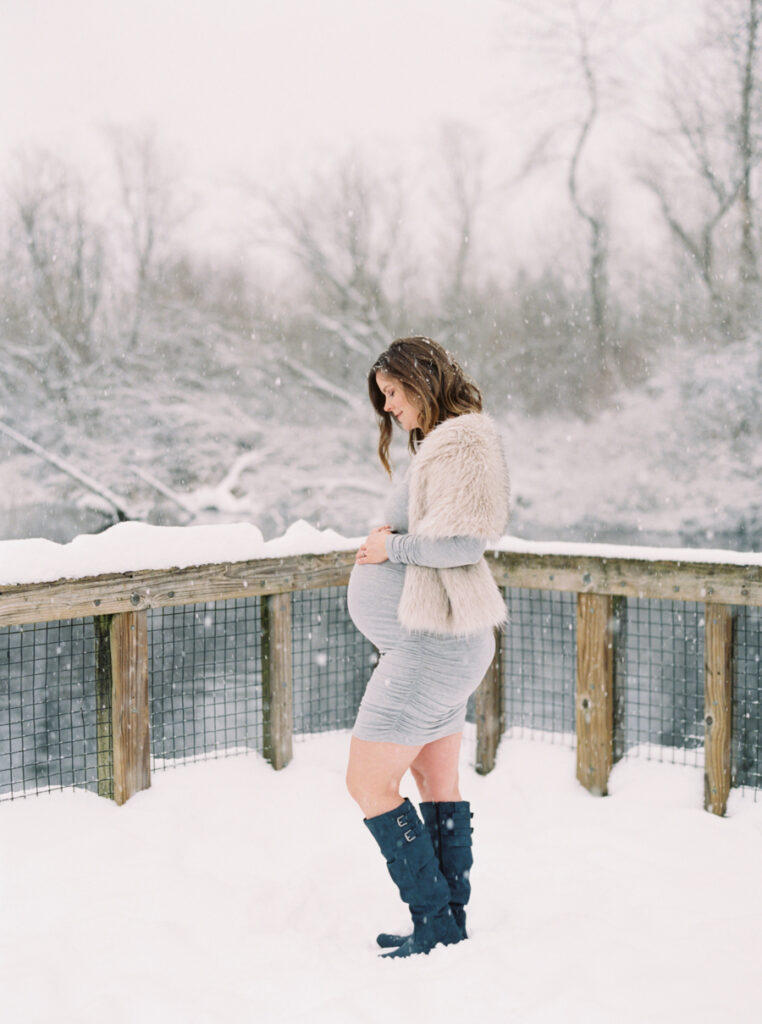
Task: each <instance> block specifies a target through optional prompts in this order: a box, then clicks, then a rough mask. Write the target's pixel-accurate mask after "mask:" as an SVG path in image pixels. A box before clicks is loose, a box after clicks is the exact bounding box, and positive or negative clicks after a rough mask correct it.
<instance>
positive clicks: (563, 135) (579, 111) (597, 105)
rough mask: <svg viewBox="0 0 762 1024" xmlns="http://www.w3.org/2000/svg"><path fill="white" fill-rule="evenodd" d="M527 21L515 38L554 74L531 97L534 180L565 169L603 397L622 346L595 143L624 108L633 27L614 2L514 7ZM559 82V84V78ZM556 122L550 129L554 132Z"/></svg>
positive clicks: (570, 0)
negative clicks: (624, 59)
mask: <svg viewBox="0 0 762 1024" xmlns="http://www.w3.org/2000/svg"><path fill="white" fill-rule="evenodd" d="M509 4H510V6H511V8H512V9H513V10H514V12H516V13H517V15H518V16H519V18H520V28H518V29H517V30H516V32H515V33H514V35H515V36H518V37H520V39H521V41H522V44H523V45H524V46H525V47H527V48H528V50H529V51H530V52H531V53H533V54H539V55H541V56H542V57H544V60H543V61H542V67H543V68H544V69H550V70H549V71H548V72H547V76H548V77H547V80H546V81H545V82H544V83H543V88H542V90H541V91H538V93H537V94H536V95H535V96H532V97H531V100H532V103H533V107H534V108H536V109H537V111H538V114H539V116H538V118H537V125H536V131H537V139H538V141H537V142H536V144H535V145H534V148H533V150H532V152H531V155H530V158H529V160H528V161H527V172H530V171H532V170H536V169H537V167H538V166H540V165H547V164H548V163H551V162H555V163H561V164H562V165H563V166H564V167H565V187H566V190H567V193H568V196H569V202H570V205H571V207H572V209H573V210H574V213H575V215H576V217H577V219H578V221H579V223H580V224H581V225H582V227H583V230H584V239H585V241H584V252H585V255H584V262H585V281H586V285H585V287H586V292H587V304H588V315H589V323H590V336H591V341H592V343H593V351H594V363H595V367H594V368H593V369H592V370H591V371H590V379H591V383H593V384H594V385H595V386H596V388H597V389H600V391H602V392H603V393H606V392H608V391H610V390H611V389H612V387H613V386H614V384H615V378H616V366H617V360H616V357H615V347H616V339H615V337H614V334H613V331H612V327H611V316H610V297H609V250H608V236H609V216H608V209H607V199H606V197H607V191H608V179H609V176H610V166H609V164H608V162H607V161H608V155H607V156H605V157H604V156H603V155H602V150H601V147H600V143H599V141H598V140H596V138H595V136H596V135H597V134H598V133H599V131H600V129H601V127H602V124H603V122H604V120H605V118H606V117H607V115H609V114H610V113H611V111H612V109H613V108H614V103H615V101H618V102H621V90H620V88H619V83H618V80H617V70H616V60H617V58H618V56H619V54H620V51H621V48H622V46H623V43H624V41H625V40H626V39H627V37H628V33H629V32H630V31H631V30H632V28H633V26H632V25H630V24H629V23H628V22H627V21H626V20H625V18H624V16H623V15H622V14H621V13H620V11H619V10H615V9H614V4H613V3H612V0H543V2H539V3H532V4H529V3H525V2H522V0H509ZM554 74H555V75H557V76H558V77H557V79H555V80H553V75H554ZM549 121H550V126H549Z"/></svg>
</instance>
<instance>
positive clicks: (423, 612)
mask: <svg viewBox="0 0 762 1024" xmlns="http://www.w3.org/2000/svg"><path fill="white" fill-rule="evenodd" d="M509 498H510V492H509V484H508V471H507V469H506V465H505V458H504V455H503V448H502V445H501V443H500V437H499V435H498V432H497V429H496V428H495V425H494V423H493V422H492V420H491V419H490V418H489V416H487V415H486V414H484V413H467V414H466V415H464V416H455V417H453V418H452V419H449V420H445V421H444V423H440V424H439V426H438V427H435V428H434V430H432V431H431V433H430V434H427V435H426V437H425V438H424V439H423V441H422V442H421V445H420V447H419V449H418V452H417V453H416V455H415V457H414V458H413V462H412V466H411V469H410V497H409V503H408V529H409V531H410V533H412V534H414V535H416V536H418V537H426V538H430V539H435V540H439V539H441V538H444V537H457V536H470V537H479V538H480V539H481V540H485V541H490V540H497V538H498V537H500V535H501V534H502V533H503V531H504V529H505V526H506V524H507V522H508V510H509ZM397 617H398V618H399V621H400V622H401V623H402V625H403V626H405V627H406V628H407V629H411V630H419V629H420V630H426V631H428V632H432V633H445V634H448V635H452V634H457V635H464V634H468V633H477V632H480V631H481V630H483V629H488V628H490V627H495V626H498V625H500V623H502V622H504V621H505V618H506V614H505V601H504V600H503V597H502V595H501V594H500V591H499V589H498V587H497V585H496V583H495V581H494V579H493V578H492V574H491V573H490V571H489V568H488V566H487V563H486V562H485V560H484V559H483V558H481V559H480V560H479V561H478V562H477V563H476V564H475V565H463V566H457V567H456V568H453V569H430V568H428V567H426V566H421V565H408V566H406V567H405V584H404V587H403V590H402V597H401V599H400V603H399V608H398V610H397Z"/></svg>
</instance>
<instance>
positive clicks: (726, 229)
mask: <svg viewBox="0 0 762 1024" xmlns="http://www.w3.org/2000/svg"><path fill="white" fill-rule="evenodd" d="M761 16H762V2H760V0H719V2H717V0H714V2H713V3H712V4H709V5H706V6H705V9H704V18H703V22H702V25H701V29H700V33H699V38H698V41H697V42H694V43H693V44H692V45H691V46H690V47H689V48H687V49H686V50H685V51H684V52H683V54H682V56H681V58H680V59H679V60H678V61H675V58H674V55H670V58H669V66H668V68H667V70H666V72H665V86H664V116H663V118H662V123H661V124H660V125H659V126H658V128H657V129H656V130H655V133H654V134H655V136H656V137H657V138H658V140H659V142H660V151H661V153H662V154H663V155H664V159H662V160H661V161H659V162H658V163H657V162H655V161H651V162H650V163H649V164H647V165H646V167H645V168H644V169H643V170H641V172H640V179H641V181H642V182H643V183H644V184H645V185H646V187H647V188H648V189H649V190H650V191H651V192H652V193H653V195H654V196H655V197H656V199H657V202H658V204H659V208H660V210H661V213H662V216H663V218H664V221H665V223H666V225H667V226H668V228H669V231H670V233H671V235H672V237H673V239H674V240H675V242H676V243H677V245H678V247H679V248H680V249H682V250H683V251H684V252H685V253H686V254H687V256H688V257H689V261H690V264H691V265H692V266H693V267H694V268H695V270H696V272H697V274H698V275H699V278H700V280H701V281H702V283H703V284H704V286H705V287H706V290H707V293H708V295H709V297H710V300H711V302H712V304H713V306H714V307H715V308H716V309H718V310H720V311H722V313H723V315H724V316H726V317H727V315H728V312H729V307H730V305H731V302H730V294H729V284H730V281H732V279H736V280H737V281H738V282H739V284H740V289H741V298H742V299H748V298H749V296H750V293H751V292H752V291H753V290H755V289H757V288H758V285H759V282H760V272H759V257H758V252H757V240H756V225H755V196H754V185H755V171H756V169H757V167H758V165H759V162H760V159H762V91H761V82H760V17H761ZM734 239H735V241H734ZM726 251H727V252H732V251H735V253H736V256H735V257H734V258H728V257H727V256H726ZM733 304H734V305H735V300H734V302H733Z"/></svg>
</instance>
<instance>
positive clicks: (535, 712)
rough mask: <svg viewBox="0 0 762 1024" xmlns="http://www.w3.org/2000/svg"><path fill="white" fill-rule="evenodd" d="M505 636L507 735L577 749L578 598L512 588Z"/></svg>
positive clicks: (502, 643) (504, 697) (503, 648)
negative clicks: (534, 737) (532, 737)
mask: <svg viewBox="0 0 762 1024" xmlns="http://www.w3.org/2000/svg"><path fill="white" fill-rule="evenodd" d="M506 603H507V607H508V625H507V626H506V628H505V630H504V631H503V634H502V640H501V659H502V662H501V663H502V667H503V687H504V690H503V707H504V712H505V727H506V732H507V733H508V735H518V736H522V735H526V734H527V733H532V734H537V733H544V734H546V735H547V736H548V737H549V738H550V739H555V740H560V741H562V742H566V743H569V744H571V745H573V744H574V740H575V711H574V681H575V673H576V601H575V595H574V594H568V593H563V592H561V591H551V590H526V589H519V588H513V587H512V588H509V589H508V590H507V591H506Z"/></svg>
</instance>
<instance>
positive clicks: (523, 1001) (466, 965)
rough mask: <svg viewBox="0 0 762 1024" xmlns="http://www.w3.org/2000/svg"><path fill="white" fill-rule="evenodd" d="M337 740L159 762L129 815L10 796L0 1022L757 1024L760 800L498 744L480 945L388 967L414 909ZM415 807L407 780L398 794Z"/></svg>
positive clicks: (478, 851)
mask: <svg viewBox="0 0 762 1024" xmlns="http://www.w3.org/2000/svg"><path fill="white" fill-rule="evenodd" d="M348 744H349V737H348V735H347V734H346V733H331V734H325V735H322V736H319V737H312V738H310V739H308V740H306V741H305V742H301V743H299V744H297V746H296V750H295V758H294V760H293V762H292V763H291V765H289V767H288V768H287V769H286V770H285V771H282V772H280V773H275V772H273V771H272V770H271V769H270V768H269V767H268V766H267V765H266V764H265V763H264V762H263V761H262V760H261V759H259V758H258V757H257V756H255V755H252V756H249V757H234V758H227V759H222V760H216V761H208V762H202V763H195V764H191V765H187V766H183V767H181V768H178V769H176V770H171V771H166V772H156V773H155V774H154V776H153V784H152V787H151V789H150V790H148V791H146V792H144V793H141V794H139V795H138V796H136V797H134V798H133V799H132V800H131V801H129V802H128V803H127V804H126V805H125V806H124V807H122V808H117V807H116V806H115V805H114V804H112V803H110V802H108V801H106V800H103V799H100V798H99V797H97V796H95V795H93V794H88V793H85V792H72V791H68V792H64V793H52V794H49V795H44V796H38V797H34V798H30V799H26V800H19V801H14V802H9V803H4V804H2V805H0V836H1V837H2V838H1V839H0V906H1V907H2V912H1V913H0V991H2V1004H3V1011H2V1015H3V1020H4V1021H7V1022H8V1024H32V1022H35V1024H37V1022H39V1024H43V1022H44V1024H49V1022H51V1021H55V1022H56V1024H68V1022H77V1024H90V1022H92V1024H96V1022H97V1024H102V1022H103V1021H109V1024H133V1022H134V1024H138V1022H140V1024H153V1022H156V1024H202V1022H203V1024H212V1022H214V1024H238V1022H247V1024H249V1022H252V1021H257V1022H259V1021H261V1022H267V1024H281V1022H283V1024H296V1022H301V1021H303V1022H310V1024H321V1022H325V1024H329V1022H330V1024H344V1022H346V1024H387V1022H389V1021H403V1020H404V1021H422V1022H426V1024H429V1022H451V1021H452V1022H454V1021H458V1022H466V1021H473V1020H480V1019H481V1020H491V1021H511V1022H521V1024H525V1022H526V1024H529V1022H531V1024H540V1022H552V1024H573V1022H577V1021H579V1022H585V1024H613V1022H616V1024H628V1022H632V1024H642V1022H644V1021H648V1022H649V1024H653V1022H664V1024H667V1022H668V1024H678V1022H683V1021H685V1022H690V1024H698V1022H702V1021H707V1022H709V1021H715V1020H718V1019H721V1020H724V1021H732V1022H747V1021H754V1020H759V1019H760V1013H761V1012H762V1002H761V999H762V997H760V992H759V962H760V961H759V957H760V952H761V951H762V887H761V886H760V885H759V865H760V863H761V862H762V803H759V802H756V803H755V802H754V800H753V799H752V798H751V797H749V796H747V797H741V796H740V795H739V794H737V793H734V794H733V795H732V798H731V803H730V809H729V816H728V818H727V819H719V818H716V817H713V816H712V815H710V814H707V813H706V812H704V811H703V810H702V809H701V804H702V786H703V783H702V776H701V773H700V771H699V770H697V769H695V768H689V767H681V766H675V765H663V764H655V763H652V762H647V761H644V760H639V759H634V760H630V761H626V762H622V763H620V764H619V765H618V766H617V767H616V768H615V769H614V772H613V775H612V781H611V796H610V797H608V798H606V799H596V798H594V797H591V796H590V795H589V794H587V793H586V792H585V791H584V790H583V789H581V788H580V787H579V786H578V785H577V783H576V782H575V780H574V756H575V755H574V752H573V751H572V750H570V749H569V748H568V747H562V746H558V745H553V744H549V743H539V742H530V741H529V740H526V739H521V740H519V739H506V740H505V741H504V742H503V745H502V748H501V751H500V757H499V763H498V767H497V769H496V770H495V771H494V772H493V773H492V774H491V775H489V776H487V777H486V778H481V777H479V776H477V775H476V774H475V773H474V771H473V769H472V768H471V767H470V766H469V765H468V764H467V755H464V763H463V768H462V773H463V789H464V792H465V795H467V796H468V797H469V798H470V799H471V802H472V805H473V808H474V811H475V819H474V825H475V836H474V838H475V857H476V860H475V866H474V871H473V885H474V895H473V900H472V904H471V907H470V915H469V920H470V928H471V939H470V941H469V942H467V943H463V944H461V945H459V946H454V947H449V948H447V949H437V950H435V951H434V952H433V953H432V954H431V955H430V956H428V957H415V958H412V959H411V960H409V961H402V962H400V961H387V960H382V959H379V958H378V956H377V950H376V948H375V945H374V941H373V940H374V936H375V934H376V931H378V930H379V929H382V928H383V929H388V928H395V927H403V926H404V924H405V912H404V908H403V906H402V904H401V903H400V901H399V898H398V896H397V895H396V891H395V889H394V887H393V885H392V883H391V881H390V879H389V877H388V875H387V873H386V869H385V866H384V863H383V860H382V859H381V856H380V854H379V853H378V851H377V849H376V848H375V845H374V843H373V841H372V840H371V838H370V836H369V834H368V833H367V831H366V830H365V828H364V827H363V825H362V821H361V816H360V813H359V812H358V810H357V809H356V808H355V807H354V805H353V804H352V802H351V801H350V799H349V797H348V796H347V795H346V792H345V789H344V784H343V773H344V764H345V760H346V753H347V748H348ZM405 788H406V790H407V791H409V792H410V793H411V795H412V792H413V791H412V785H410V786H406V787H405Z"/></svg>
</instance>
